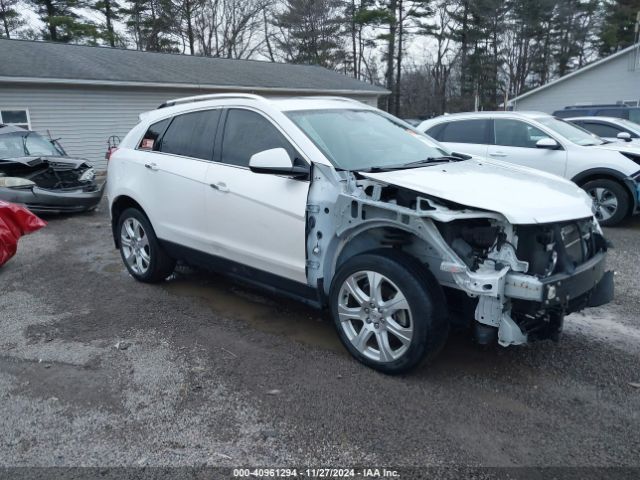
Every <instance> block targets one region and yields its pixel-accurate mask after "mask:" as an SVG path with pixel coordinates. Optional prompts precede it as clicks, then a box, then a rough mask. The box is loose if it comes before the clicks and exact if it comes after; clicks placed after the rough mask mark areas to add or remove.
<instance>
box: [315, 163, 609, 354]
mask: <svg viewBox="0 0 640 480" xmlns="http://www.w3.org/2000/svg"><path fill="white" fill-rule="evenodd" d="M334 177H335V178H334ZM307 223H308V229H307V277H308V280H309V283H310V284H312V285H324V287H325V290H326V289H327V288H328V285H329V284H330V280H331V278H332V276H333V274H334V273H335V271H336V269H337V266H338V265H339V263H340V262H341V261H342V259H343V258H345V257H348V256H350V255H354V254H357V253H359V252H363V251H366V250H368V249H374V248H380V247H388V248H398V249H401V250H403V251H405V252H406V253H408V254H410V255H412V256H413V257H415V258H416V259H417V260H418V261H420V262H421V263H423V264H425V265H426V266H428V268H429V269H430V270H431V272H432V273H433V274H434V275H435V276H436V278H437V279H438V282H439V283H440V285H441V286H442V287H443V289H444V290H445V294H446V296H447V298H448V300H449V310H450V314H451V315H450V316H451V318H452V322H454V319H453V317H454V316H455V317H457V319H458V320H459V319H462V320H463V322H465V325H469V323H472V324H473V326H474V330H475V334H476V338H477V340H478V342H480V343H490V342H493V341H496V340H497V341H498V342H499V343H500V344H501V345H503V346H507V345H518V344H524V343H526V342H528V341H532V340H539V339H545V338H551V339H557V337H558V335H559V333H560V332H561V330H562V325H563V319H564V316H565V315H567V314H570V313H573V312H576V311H579V310H581V309H583V308H586V307H593V306H598V305H602V304H605V303H607V302H609V301H610V300H611V299H612V298H613V273H612V272H606V271H605V258H606V251H607V248H608V244H607V241H606V240H605V239H604V237H603V235H602V231H601V229H600V227H599V225H598V223H597V221H596V220H595V219H594V218H593V217H589V218H580V219H575V220H571V221H559V222H550V223H536V224H513V223H512V222H510V221H508V220H507V218H506V217H505V216H504V215H502V214H500V213H497V212H495V211H488V210H484V209H479V208H474V207H468V206H465V205H461V204H457V203H455V202H452V201H449V200H444V199H442V198H436V197H433V196H431V195H429V194H425V193H421V192H416V191H414V190H411V189H407V188H403V187H399V186H397V185H394V184H389V183H386V182H381V181H378V180H376V179H372V178H367V177H363V176H361V175H357V174H355V175H354V174H352V173H350V172H339V173H338V174H337V177H336V175H334V174H332V172H331V171H330V170H329V169H326V168H324V167H322V166H320V167H318V168H316V169H315V171H314V179H313V183H312V186H311V190H310V194H309V204H308V207H307ZM454 323H459V322H458V321H455V322H454Z"/></svg>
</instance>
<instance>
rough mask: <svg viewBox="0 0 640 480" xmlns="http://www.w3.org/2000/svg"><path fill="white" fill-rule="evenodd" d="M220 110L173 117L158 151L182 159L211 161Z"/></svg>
mask: <svg viewBox="0 0 640 480" xmlns="http://www.w3.org/2000/svg"><path fill="white" fill-rule="evenodd" d="M219 118H220V110H203V111H201V112H193V113H185V114H183V115H177V116H175V117H173V120H172V121H171V125H169V128H167V131H166V132H165V133H164V135H163V136H162V139H161V140H160V145H159V147H158V150H159V151H161V152H164V153H171V154H173V155H181V156H183V157H191V158H200V159H202V160H211V157H212V155H213V144H214V141H215V136H216V128H217V126H218V119H219Z"/></svg>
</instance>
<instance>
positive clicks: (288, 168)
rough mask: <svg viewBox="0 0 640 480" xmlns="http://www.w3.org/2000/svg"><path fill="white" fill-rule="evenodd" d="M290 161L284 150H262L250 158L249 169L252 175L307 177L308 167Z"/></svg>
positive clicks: (301, 163)
mask: <svg viewBox="0 0 640 480" xmlns="http://www.w3.org/2000/svg"><path fill="white" fill-rule="evenodd" d="M296 163H297V162H293V161H291V158H290V157H289V154H288V153H287V151H286V150H285V149H284V148H272V149H270V150H263V151H262V152H258V153H256V154H254V155H252V156H251V158H250V159H249V169H250V170H251V171H252V172H254V173H270V174H272V175H288V176H292V177H305V176H307V175H309V166H308V165H307V164H305V163H303V162H299V164H296Z"/></svg>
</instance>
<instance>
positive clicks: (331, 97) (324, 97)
mask: <svg viewBox="0 0 640 480" xmlns="http://www.w3.org/2000/svg"><path fill="white" fill-rule="evenodd" d="M296 98H313V99H320V100H342V101H343V102H349V103H360V104H361V103H362V102H361V101H360V100H356V99H355V98H349V97H340V96H337V95H306V96H296Z"/></svg>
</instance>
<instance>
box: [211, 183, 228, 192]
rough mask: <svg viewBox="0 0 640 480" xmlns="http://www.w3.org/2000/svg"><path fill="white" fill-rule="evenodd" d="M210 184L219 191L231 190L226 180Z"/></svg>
mask: <svg viewBox="0 0 640 480" xmlns="http://www.w3.org/2000/svg"><path fill="white" fill-rule="evenodd" d="M209 186H210V187H211V188H215V189H216V190H218V191H219V192H223V193H226V192H228V191H229V187H227V184H226V183H224V182H218V183H211V184H209Z"/></svg>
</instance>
